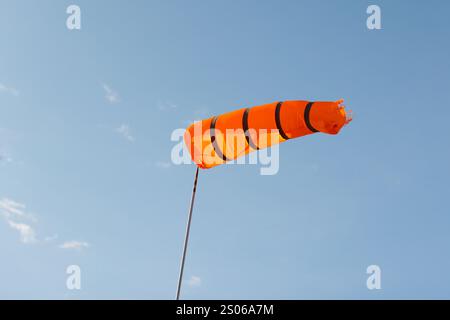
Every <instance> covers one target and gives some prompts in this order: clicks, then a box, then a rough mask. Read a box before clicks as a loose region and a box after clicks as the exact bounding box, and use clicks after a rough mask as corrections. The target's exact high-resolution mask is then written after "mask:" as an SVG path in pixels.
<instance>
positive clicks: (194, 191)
mask: <svg viewBox="0 0 450 320" xmlns="http://www.w3.org/2000/svg"><path fill="white" fill-rule="evenodd" d="M198 171H199V169H198V167H197V170H196V171H195V179H194V188H193V189H192V198H191V206H190V208H189V215H188V221H187V226H186V235H185V238H184V247H183V256H182V258H181V266H180V276H179V277H178V287H177V298H176V300H180V291H181V282H182V281H183V271H184V262H185V260H186V251H187V246H188V242H189V231H190V230H191V221H192V209H193V208H194V201H195V193H196V191H197V180H198Z"/></svg>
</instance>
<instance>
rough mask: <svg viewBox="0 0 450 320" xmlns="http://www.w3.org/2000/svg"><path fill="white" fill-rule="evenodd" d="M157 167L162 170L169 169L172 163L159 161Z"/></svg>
mask: <svg viewBox="0 0 450 320" xmlns="http://www.w3.org/2000/svg"><path fill="white" fill-rule="evenodd" d="M156 166H157V167H158V168H161V169H169V168H170V167H171V166H172V164H171V163H170V162H165V161H158V162H156Z"/></svg>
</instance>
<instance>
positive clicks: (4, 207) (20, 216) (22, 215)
mask: <svg viewBox="0 0 450 320" xmlns="http://www.w3.org/2000/svg"><path fill="white" fill-rule="evenodd" d="M25 209H26V206H25V205H24V204H22V203H19V202H16V201H13V200H11V199H7V198H3V199H1V200H0V215H1V216H3V217H4V218H5V220H6V223H7V224H8V225H9V226H10V227H11V228H12V229H14V230H16V231H17V232H19V235H20V241H22V242H23V243H26V244H31V243H35V242H36V232H35V231H34V229H33V227H32V226H31V225H30V224H28V223H24V222H19V221H18V220H24V219H28V220H31V221H35V218H34V217H33V216H32V215H31V214H28V213H26V212H25Z"/></svg>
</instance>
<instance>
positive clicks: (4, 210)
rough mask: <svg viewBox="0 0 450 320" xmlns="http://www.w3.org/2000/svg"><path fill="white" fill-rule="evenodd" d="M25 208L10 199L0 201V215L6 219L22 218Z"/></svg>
mask: <svg viewBox="0 0 450 320" xmlns="http://www.w3.org/2000/svg"><path fill="white" fill-rule="evenodd" d="M25 209H26V206H25V205H24V204H22V203H18V202H15V201H13V200H11V199H7V198H3V199H1V200H0V213H1V214H2V215H3V216H4V217H5V218H7V219H10V218H17V217H24V216H25Z"/></svg>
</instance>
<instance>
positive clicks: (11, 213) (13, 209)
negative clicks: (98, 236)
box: [0, 198, 90, 250]
mask: <svg viewBox="0 0 450 320" xmlns="http://www.w3.org/2000/svg"><path fill="white" fill-rule="evenodd" d="M1 217H3V218H4V220H5V221H6V223H7V224H8V226H9V227H10V228H12V229H13V230H16V231H17V232H18V233H19V236H20V241H21V242H22V243H25V244H33V243H37V242H40V243H50V242H53V241H55V240H56V239H58V235H57V234H54V235H52V236H47V237H45V238H43V239H44V240H41V241H39V240H38V239H37V238H36V232H35V229H34V227H33V226H32V224H33V223H34V222H36V218H35V217H34V216H33V215H32V214H30V213H28V212H27V211H26V206H25V205H24V204H22V203H19V202H16V201H14V200H11V199H8V198H3V199H0V218H1ZM89 246H90V244H89V243H87V242H82V241H66V242H64V243H63V244H61V245H60V246H59V247H60V248H62V249H77V250H81V249H82V248H87V247H89Z"/></svg>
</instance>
